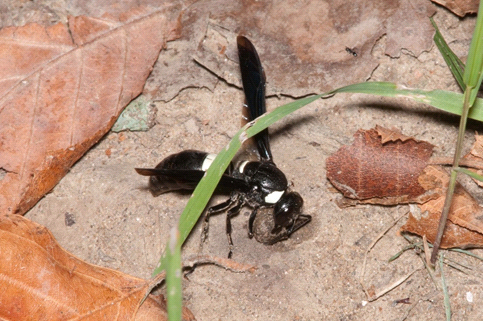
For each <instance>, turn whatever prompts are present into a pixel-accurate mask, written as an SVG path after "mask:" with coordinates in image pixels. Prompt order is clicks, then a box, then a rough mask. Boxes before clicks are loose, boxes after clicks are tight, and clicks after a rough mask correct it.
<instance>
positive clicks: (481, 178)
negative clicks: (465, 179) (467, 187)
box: [455, 167, 483, 182]
mask: <svg viewBox="0 0 483 321" xmlns="http://www.w3.org/2000/svg"><path fill="white" fill-rule="evenodd" d="M455 170H456V171H457V172H460V173H465V174H466V175H468V176H470V177H472V178H474V179H476V180H479V181H480V182H483V176H481V175H478V174H476V173H475V172H473V171H470V170H469V169H466V168H462V167H457V168H455Z"/></svg>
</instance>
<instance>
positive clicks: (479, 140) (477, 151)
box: [462, 134, 483, 187]
mask: <svg viewBox="0 0 483 321" xmlns="http://www.w3.org/2000/svg"><path fill="white" fill-rule="evenodd" d="M463 161H467V162H470V164H469V166H468V167H473V168H474V169H475V171H476V173H477V174H479V175H483V170H482V169H481V166H478V167H476V166H471V165H473V163H479V164H481V163H483V136H481V135H478V134H476V135H475V142H474V143H473V146H472V147H471V150H470V152H469V153H468V154H467V155H465V157H463ZM462 165H463V164H462ZM473 181H474V182H475V183H476V184H478V185H479V186H480V187H483V182H481V181H479V180H477V179H473Z"/></svg>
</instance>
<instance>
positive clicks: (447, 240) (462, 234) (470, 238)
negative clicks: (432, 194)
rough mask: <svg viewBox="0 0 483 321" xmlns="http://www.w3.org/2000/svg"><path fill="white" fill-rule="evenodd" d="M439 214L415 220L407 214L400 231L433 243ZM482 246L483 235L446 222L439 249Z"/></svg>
mask: <svg viewBox="0 0 483 321" xmlns="http://www.w3.org/2000/svg"><path fill="white" fill-rule="evenodd" d="M440 216H441V213H430V214H429V215H428V216H427V217H421V218H420V219H417V218H415V217H414V216H413V215H412V214H409V218H408V220H407V222H406V224H404V225H403V226H402V227H401V231H403V232H409V233H413V234H417V235H419V236H422V235H426V237H427V239H428V241H429V242H431V243H433V242H434V240H435V238H436V233H437V228H438V223H439V217H440ZM481 246H483V235H481V234H480V233H477V232H473V231H471V230H468V229H466V228H463V227H461V226H459V225H456V224H454V223H452V222H451V221H449V220H448V221H447V222H446V228H445V230H444V235H443V240H442V241H441V245H440V247H441V248H443V249H448V248H462V249H464V248H472V247H481Z"/></svg>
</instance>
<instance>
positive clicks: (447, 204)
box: [431, 86, 472, 265]
mask: <svg viewBox="0 0 483 321" xmlns="http://www.w3.org/2000/svg"><path fill="white" fill-rule="evenodd" d="M471 90H472V88H471V87H469V86H467V87H466V89H465V95H464V102H463V112H462V114H461V118H460V125H459V129H458V139H457V140H456V151H455V153H454V159H453V167H452V169H451V177H450V180H449V185H448V189H447V190H446V198H445V200H444V205H443V211H442V213H441V217H440V219H439V225H438V233H437V234H436V239H435V240H434V244H433V245H434V247H433V252H432V253H431V264H433V265H434V263H435V262H436V258H437V255H438V250H439V246H440V245H441V240H442V239H443V233H444V229H445V227H446V221H447V220H448V215H449V210H450V208H451V203H452V201H453V194H454V189H455V186H456V177H457V175H458V171H457V170H458V167H459V161H460V158H461V152H462V150H463V140H464V138H465V129H466V121H467V120H468V112H469V110H470V96H471Z"/></svg>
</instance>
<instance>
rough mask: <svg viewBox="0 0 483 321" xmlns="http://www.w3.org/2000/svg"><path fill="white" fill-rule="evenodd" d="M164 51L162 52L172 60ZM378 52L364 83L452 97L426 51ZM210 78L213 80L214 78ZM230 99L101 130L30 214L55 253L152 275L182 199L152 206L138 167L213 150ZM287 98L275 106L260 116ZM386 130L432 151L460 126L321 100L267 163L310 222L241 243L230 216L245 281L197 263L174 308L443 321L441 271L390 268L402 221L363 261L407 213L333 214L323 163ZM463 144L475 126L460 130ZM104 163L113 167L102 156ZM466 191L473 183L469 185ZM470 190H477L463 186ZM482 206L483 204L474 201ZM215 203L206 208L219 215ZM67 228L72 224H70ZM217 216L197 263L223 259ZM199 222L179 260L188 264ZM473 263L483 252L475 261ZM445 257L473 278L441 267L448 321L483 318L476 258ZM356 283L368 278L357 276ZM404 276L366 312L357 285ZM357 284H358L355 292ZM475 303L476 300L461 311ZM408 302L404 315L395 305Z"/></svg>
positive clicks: (181, 102)
mask: <svg viewBox="0 0 483 321" xmlns="http://www.w3.org/2000/svg"><path fill="white" fill-rule="evenodd" d="M436 20H437V21H439V22H441V23H443V24H444V25H446V26H448V29H449V31H448V33H449V34H450V37H451V38H452V39H457V41H455V42H454V43H453V45H454V47H455V50H456V52H457V53H458V54H460V55H462V56H464V50H465V48H467V46H468V44H469V35H468V34H464V35H462V34H459V33H458V32H461V31H462V30H463V31H464V30H465V29H464V28H461V27H460V26H459V24H460V23H465V24H467V25H471V21H459V20H458V19H457V18H455V17H454V16H452V15H451V14H449V13H448V12H446V11H445V10H443V9H439V10H438V13H437V16H436ZM169 46H170V45H169V44H168V49H169ZM383 46H384V38H382V39H380V40H379V42H378V43H377V44H376V45H375V47H374V50H373V53H372V54H373V55H375V56H377V58H378V59H379V62H380V65H379V67H378V68H376V70H375V71H374V72H373V73H372V75H368V78H370V79H372V80H385V81H397V82H398V83H402V84H404V83H407V82H408V81H410V82H411V83H412V84H413V85H414V84H416V85H417V87H419V88H422V89H433V88H444V89H450V90H456V86H455V85H454V81H453V79H452V77H451V75H450V74H449V71H448V70H447V68H446V66H445V65H444V61H443V59H442V58H441V57H440V55H439V53H438V51H437V49H436V48H433V49H432V50H431V51H430V52H427V53H423V54H422V55H421V56H419V57H418V58H415V57H413V56H411V55H409V54H403V55H402V56H401V57H400V58H399V59H390V58H388V57H386V56H384V55H383V54H382V52H381V50H379V49H378V48H382V47H383ZM213 77H215V76H213ZM160 80H161V79H160ZM242 95H243V93H242V91H241V90H240V89H238V88H235V87H233V86H229V85H227V84H226V83H225V82H224V81H222V80H220V81H218V82H217V84H216V86H215V88H214V90H213V91H210V90H207V89H186V90H184V91H182V92H181V93H179V95H177V96H176V97H175V98H174V99H173V100H171V101H169V102H156V103H155V105H156V107H157V110H158V112H157V117H156V126H154V127H153V128H152V129H151V130H149V131H147V132H124V133H109V134H108V135H107V136H106V137H105V138H104V139H102V140H101V141H100V142H99V143H98V144H97V145H96V146H95V147H94V148H93V149H92V150H90V151H89V152H88V153H87V154H86V155H85V156H84V157H83V158H82V159H81V160H80V161H79V162H78V163H77V164H76V165H75V166H74V167H73V168H72V169H71V171H70V173H69V174H68V175H67V176H66V177H65V178H64V179H63V180H62V181H61V182H60V183H59V184H58V186H56V187H55V188H54V190H53V191H52V192H51V193H50V194H48V195H47V196H46V197H45V198H44V199H42V200H41V201H40V202H39V203H38V204H37V205H36V206H35V207H34V208H33V209H31V210H30V211H29V212H28V213H27V215H26V216H27V217H28V218H30V219H32V220H34V221H36V222H39V223H41V224H43V225H45V226H47V227H48V228H49V229H50V230H51V231H52V232H53V234H54V236H55V237H56V238H57V240H58V241H59V243H60V244H61V245H62V246H63V247H65V248H66V249H67V250H68V251H70V252H72V253H73V254H75V255H76V256H78V257H80V258H82V259H84V260H86V261H88V262H90V263H93V264H98V265H101V266H106V267H110V268H114V269H118V270H120V271H123V272H125V273H129V274H132V275H134V276H138V277H142V278H149V277H150V275H151V272H152V270H153V269H154V267H155V266H156V265H157V263H158V259H159V257H160V255H161V253H162V251H163V249H164V246H165V243H166V240H167V236H168V231H169V229H170V228H171V227H172V226H174V225H175V224H176V223H177V219H178V217H179V214H180V213H181V212H182V210H183V207H184V205H185V204H186V202H187V200H188V197H189V195H187V194H177V193H170V194H165V195H162V196H160V197H157V198H153V197H152V196H151V195H150V194H149V193H148V192H147V191H146V189H145V187H146V185H147V179H146V178H145V177H141V176H139V175H137V174H136V173H135V171H134V167H149V166H153V165H155V164H157V163H158V162H159V161H160V160H161V159H163V158H164V157H165V156H167V155H169V154H171V153H175V152H178V151H181V150H184V149H191V148H196V149H203V150H206V151H210V152H216V151H218V150H220V149H221V148H223V147H224V146H225V145H226V144H227V143H228V142H229V140H230V137H232V136H233V135H234V133H235V132H236V131H237V129H238V127H239V113H240V106H241V104H242V101H243V98H242V97H243V96H242ZM289 101H291V100H290V99H288V98H277V97H271V98H269V99H268V101H267V104H268V109H269V110H272V109H273V108H275V107H276V106H279V105H281V104H283V103H286V102H289ZM375 125H381V126H385V127H389V128H391V127H395V128H398V129H400V130H401V131H402V132H403V133H404V134H405V135H408V136H414V137H416V138H417V139H421V140H426V141H428V142H430V143H432V144H434V145H436V146H437V147H436V151H435V154H436V155H438V156H449V155H451V153H452V151H453V150H454V143H455V141H456V134H457V126H458V118H456V117H453V116H449V115H447V114H442V113H440V112H438V111H436V110H435V109H432V108H430V107H428V106H423V105H420V104H414V103H411V102H409V101H407V100H404V99H381V98H378V97H371V96H367V95H338V96H335V97H333V98H330V99H326V100H319V101H317V102H315V103H312V104H311V105H309V106H307V107H305V108H303V109H302V110H300V111H298V112H296V113H295V114H293V115H291V116H289V117H288V118H286V119H284V120H283V121H281V122H279V123H277V124H275V125H274V126H273V127H272V128H270V131H271V144H272V151H273V154H274V159H275V161H276V163H277V165H278V166H279V167H280V168H281V169H282V170H283V171H284V172H285V173H286V175H287V177H288V179H289V180H290V181H291V182H293V184H294V189H295V190H297V191H298V192H299V193H300V194H301V195H302V196H303V197H304V200H305V205H304V213H307V214H310V215H312V216H313V221H312V222H311V223H310V224H309V225H308V226H307V227H304V228H303V229H301V230H300V231H298V232H297V233H295V234H294V235H293V237H291V238H290V239H289V240H287V241H285V242H283V243H278V244H276V245H273V246H266V245H263V244H260V243H257V242H256V241H255V240H253V239H249V238H248V237H247V232H246V231H247V230H246V226H247V218H248V213H249V212H248V209H244V210H243V211H242V212H241V213H240V215H238V217H236V218H235V219H233V221H232V223H233V226H234V232H233V240H234V243H235V249H234V255H233V259H234V260H236V261H239V262H243V263H249V264H254V265H256V266H257V267H258V269H257V270H256V271H255V272H254V273H253V274H251V273H233V272H230V271H226V270H224V269H222V268H220V267H216V266H211V265H206V266H201V267H199V268H197V269H196V270H195V271H194V273H192V274H190V275H189V277H188V279H187V280H185V281H184V293H183V295H184V300H185V305H186V306H187V307H189V308H190V309H191V310H192V312H193V313H194V314H195V315H196V316H197V319H198V320H442V319H444V318H445V313H444V306H443V294H442V291H441V290H440V288H439V287H440V278H439V277H440V273H439V270H438V271H437V272H436V276H437V279H436V283H437V284H436V285H435V283H433V281H432V280H431V278H430V277H429V274H428V272H427V271H426V270H425V269H424V268H422V261H421V259H420V257H419V255H418V253H416V252H413V251H408V252H406V253H405V254H403V255H402V256H401V257H400V258H399V259H398V260H396V261H394V262H392V263H388V262H387V261H388V259H389V258H390V257H391V256H393V255H394V254H396V253H397V252H398V251H400V250H401V249H402V248H403V247H404V246H406V245H407V244H408V243H407V242H406V241H405V240H404V239H403V238H402V237H401V236H399V235H397V230H398V227H399V226H401V225H402V224H403V223H404V221H405V219H406V218H405V217H403V218H402V219H401V220H400V221H398V222H397V223H396V224H395V227H394V228H392V229H391V230H389V231H388V233H387V234H386V235H384V236H383V237H382V238H381V239H380V241H379V242H378V243H377V244H376V245H375V246H374V248H373V249H372V250H371V251H370V253H369V254H368V256H367V264H366V266H365V269H364V268H363V267H364V265H363V262H364V257H365V254H366V251H367V249H368V247H369V245H370V244H371V243H372V242H373V241H374V240H375V239H376V238H377V237H378V235H379V234H380V233H381V232H382V231H384V230H385V229H386V228H387V227H388V226H390V225H391V224H393V223H394V221H395V220H396V219H397V218H399V217H400V216H401V215H404V214H406V213H407V212H408V210H409V207H408V206H394V207H382V206H369V205H365V206H356V207H352V208H344V209H340V208H338V207H337V205H336V203H335V200H336V198H337V197H339V196H340V195H339V194H338V193H336V192H334V190H333V188H332V187H331V186H330V184H329V183H328V182H327V179H326V171H325V160H326V158H327V157H328V156H329V155H330V154H331V153H333V152H335V151H336V150H337V149H338V148H339V147H341V146H342V145H343V144H348V143H350V142H351V141H352V135H353V134H354V133H355V132H356V131H357V130H358V129H359V128H364V129H369V128H372V127H374V126H375ZM468 127H469V128H468V131H467V136H468V146H469V144H470V143H471V142H472V134H473V133H474V131H475V130H478V129H479V128H480V124H478V123H476V122H470V124H469V126H468ZM108 154H109V156H108ZM470 187H471V186H470ZM473 189H474V188H473ZM477 197H480V199H481V195H477ZM221 200H223V198H221V197H216V198H214V199H213V200H212V203H213V204H215V203H217V202H219V201H221ZM67 216H69V217H71V218H73V219H74V221H75V223H74V224H72V225H70V226H68V225H67V224H66V217H67ZM224 226H225V219H224V216H223V215H218V216H215V217H213V218H212V219H211V221H210V233H209V238H208V240H207V242H206V243H205V244H204V247H203V250H202V253H204V254H210V255H214V256H220V257H224V256H225V255H226V254H227V251H228V246H227V241H226V235H225V227H224ZM199 236H200V226H199V225H198V226H197V227H196V228H195V230H194V231H193V233H192V235H191V236H190V238H189V239H188V241H187V243H186V245H185V247H184V254H185V255H191V254H198V253H199V240H200V237H199ZM477 252H479V253H480V254H481V253H482V251H477ZM445 256H446V257H449V258H452V259H453V260H455V261H456V262H458V263H460V264H465V265H468V266H471V267H472V268H473V270H471V271H469V274H463V273H461V272H460V271H458V270H455V269H453V268H450V267H448V266H445V268H444V274H445V277H446V280H447V283H448V289H449V293H450V301H451V308H452V312H453V320H481V319H483V304H482V303H483V301H482V300H483V286H482V284H481V277H480V275H481V272H483V268H482V267H481V263H479V262H478V261H476V260H474V259H472V258H470V257H468V256H464V255H461V254H456V253H450V252H445ZM362 272H364V275H362ZM411 272H414V274H412V275H411V276H410V277H408V278H407V279H406V280H405V281H404V282H402V283H401V285H399V286H398V287H395V288H394V289H393V290H392V291H390V292H388V293H387V294H385V295H383V296H381V297H380V298H379V299H377V300H375V301H373V302H367V300H368V298H367V296H366V294H365V293H364V288H365V289H366V290H367V289H369V291H375V292H376V293H377V292H379V291H381V290H383V289H384V288H386V287H391V285H392V284H393V283H394V282H396V281H398V280H400V279H401V278H403V277H404V276H406V275H408V273H411ZM361 281H362V282H361ZM468 293H471V294H472V296H473V300H472V302H471V300H468V295H469V294H468ZM405 298H409V300H408V304H405V303H396V302H397V300H401V299H405Z"/></svg>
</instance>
